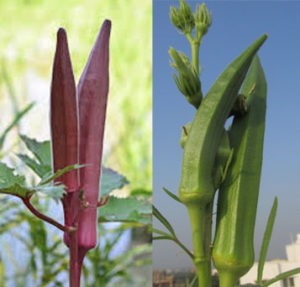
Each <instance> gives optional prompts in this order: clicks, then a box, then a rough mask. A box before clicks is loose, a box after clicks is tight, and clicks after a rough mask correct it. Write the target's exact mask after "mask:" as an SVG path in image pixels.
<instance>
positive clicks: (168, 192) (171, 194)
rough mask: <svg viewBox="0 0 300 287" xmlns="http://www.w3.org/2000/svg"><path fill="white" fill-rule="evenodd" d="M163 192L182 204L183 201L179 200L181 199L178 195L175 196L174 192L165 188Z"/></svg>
mask: <svg viewBox="0 0 300 287" xmlns="http://www.w3.org/2000/svg"><path fill="white" fill-rule="evenodd" d="M163 191H164V192H165V193H166V194H167V195H169V196H170V197H171V198H173V199H175V200H176V201H178V202H180V203H182V202H181V200H180V199H179V197H178V196H177V195H175V194H174V193H173V192H171V191H169V190H167V189H166V188H165V187H163Z"/></svg>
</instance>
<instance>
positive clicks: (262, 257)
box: [257, 197, 278, 286]
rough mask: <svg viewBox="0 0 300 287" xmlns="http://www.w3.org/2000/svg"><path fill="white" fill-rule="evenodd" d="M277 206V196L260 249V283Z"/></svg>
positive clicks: (258, 273) (258, 278) (258, 281)
mask: <svg viewBox="0 0 300 287" xmlns="http://www.w3.org/2000/svg"><path fill="white" fill-rule="evenodd" d="M277 206H278V200H277V197H275V198H274V202H273V206H272V209H271V212H270V215H269V218H268V222H267V226H266V230H265V233H264V238H263V242H262V245H261V249H260V255H259V261H258V269H257V283H258V284H261V283H262V276H263V270H264V265H265V261H266V256H267V252H268V248H269V243H270V240H271V235H272V231H273V226H274V221H275V217H276V212H277ZM266 286H268V285H266Z"/></svg>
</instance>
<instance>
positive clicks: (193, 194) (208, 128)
mask: <svg viewBox="0 0 300 287" xmlns="http://www.w3.org/2000/svg"><path fill="white" fill-rule="evenodd" d="M266 38H267V35H263V36H262V37H260V38H259V39H258V40H256V41H255V42H254V43H253V44H252V45H251V46H249V47H248V48H247V49H246V50H245V51H244V52H243V53H242V54H241V55H240V56H239V57H238V58H236V59H235V60H234V61H233V62H232V63H231V64H230V65H229V66H228V67H227V68H226V69H225V71H224V72H223V73H222V74H221V75H220V76H219V78H218V79H217V81H216V82H215V84H214V85H213V86H212V88H211V89H210V91H209V92H208V94H207V95H206V97H205V98H204V100H203V101H202V103H201V105H200V107H199V108H198V110H197V112H196V115H195V117H194V120H193V123H192V127H191V129H190V132H189V135H188V138H187V140H186V143H185V145H184V152H183V162H182V173H181V181H180V186H179V198H180V200H181V201H182V202H183V203H184V204H185V205H186V206H187V209H188V212H189V216H190V221H191V226H192V234H193V243H194V255H195V257H194V258H195V259H194V264H195V266H196V268H197V271H198V275H199V276H198V278H199V286H209V285H211V278H210V276H211V275H210V241H211V218H212V203H213V198H214V194H215V191H216V187H215V183H214V176H213V173H214V170H213V168H214V165H215V160H216V156H217V151H218V147H219V145H220V143H221V139H222V136H223V132H224V125H225V121H226V119H227V117H228V115H229V113H230V111H231V110H232V108H233V105H234V103H235V101H236V99H237V95H238V91H239V89H240V86H241V85H242V82H243V80H244V78H245V76H246V73H247V71H248V69H249V66H250V64H251V61H252V59H253V57H254V55H255V54H256V52H257V51H258V49H259V48H260V46H261V45H262V44H263V43H264V41H265V40H266ZM200 279H201V280H200Z"/></svg>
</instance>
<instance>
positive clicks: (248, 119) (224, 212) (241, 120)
mask: <svg viewBox="0 0 300 287" xmlns="http://www.w3.org/2000/svg"><path fill="white" fill-rule="evenodd" d="M253 87H254V89H253ZM251 90H252V91H253V92H252V93H251V94H249V91H251ZM266 91H267V89H266V80H265V76H264V72H263V69H262V66H261V64H260V61H259V58H258V56H256V57H254V59H253V62H252V65H251V68H250V70H249V74H248V76H247V77H246V79H245V82H244V85H243V88H242V94H244V95H246V96H247V106H248V112H247V113H246V114H245V115H244V116H241V117H235V119H234V121H233V124H232V127H231V129H230V133H229V135H230V145H231V147H232V148H233V150H234V154H233V158H232V162H231V165H230V167H229V169H228V172H227V175H226V179H225V181H224V183H223V184H222V185H221V188H220V190H219V198H218V209H217V225H216V235H215V242H214V246H213V252H212V256H213V260H214V264H215V267H216V268H217V270H218V272H219V276H220V284H221V285H220V286H221V287H232V286H234V284H235V283H236V281H237V280H238V279H239V278H240V277H241V276H242V275H244V274H245V273H246V272H247V271H248V270H249V269H250V268H251V266H252V265H253V262H254V247H253V242H254V227H255V218H256V208H257V201H258V194H259V184H260V174H261V166H262V157H263V142H264V131H265V113H266V94H267V93H266Z"/></svg>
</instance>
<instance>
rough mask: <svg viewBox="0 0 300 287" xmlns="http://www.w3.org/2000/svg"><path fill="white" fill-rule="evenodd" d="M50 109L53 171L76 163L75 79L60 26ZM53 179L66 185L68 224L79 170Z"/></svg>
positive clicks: (65, 40)
mask: <svg viewBox="0 0 300 287" xmlns="http://www.w3.org/2000/svg"><path fill="white" fill-rule="evenodd" d="M50 110H51V111H50V115H51V116H50V118H51V119H50V121H51V139H52V153H53V170H54V172H56V171H57V170H59V169H63V168H64V167H66V166H69V165H74V164H77V163H78V143H79V142H78V117H77V115H78V113H77V101H76V86H75V79H74V75H73V70H72V63H71V59H70V53H69V49H68V43H67V35H66V32H65V30H64V29H62V28H60V29H59V30H58V32H57V46H56V52H55V57H54V63H53V73H52V83H51V104H50ZM54 181H55V182H60V183H62V184H64V185H65V187H66V191H67V194H66V195H65V196H64V198H63V200H62V202H63V206H64V216H65V225H66V226H72V225H73V221H74V217H75V216H76V213H77V212H78V211H77V210H78V207H76V206H74V204H73V202H74V197H76V196H77V197H78V188H79V172H78V170H77V169H76V170H71V171H69V172H67V173H65V174H63V175H61V176H60V177H58V178H56V179H55V180H54ZM75 201H76V200H75ZM76 211H77V212H76ZM64 239H65V242H66V243H67V241H68V239H67V234H65V237H64Z"/></svg>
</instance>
